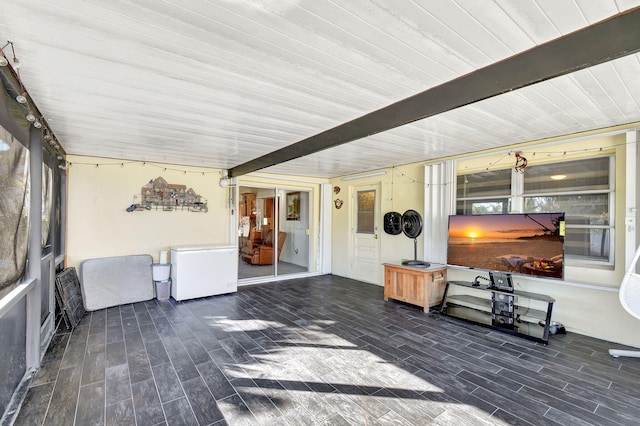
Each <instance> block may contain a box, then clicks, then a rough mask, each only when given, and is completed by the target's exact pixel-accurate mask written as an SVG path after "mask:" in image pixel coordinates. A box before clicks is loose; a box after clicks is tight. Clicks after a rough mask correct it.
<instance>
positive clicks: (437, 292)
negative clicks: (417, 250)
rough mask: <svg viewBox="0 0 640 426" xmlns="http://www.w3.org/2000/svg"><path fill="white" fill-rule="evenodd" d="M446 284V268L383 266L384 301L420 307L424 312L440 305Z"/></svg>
mask: <svg viewBox="0 0 640 426" xmlns="http://www.w3.org/2000/svg"><path fill="white" fill-rule="evenodd" d="M446 284H447V268H446V267H445V266H444V265H440V264H431V266H430V267H428V268H420V267H416V266H405V265H401V264H392V263H385V264H384V300H385V301H386V300H389V299H395V300H399V301H401V302H406V303H410V304H412V305H417V306H421V307H422V308H424V311H425V312H428V311H429V308H430V307H432V306H436V305H439V304H440V303H442V296H443V294H444V289H445V286H446Z"/></svg>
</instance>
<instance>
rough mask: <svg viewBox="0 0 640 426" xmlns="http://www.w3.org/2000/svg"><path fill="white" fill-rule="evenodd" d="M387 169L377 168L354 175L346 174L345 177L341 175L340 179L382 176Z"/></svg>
mask: <svg viewBox="0 0 640 426" xmlns="http://www.w3.org/2000/svg"><path fill="white" fill-rule="evenodd" d="M386 174H387V171H386V170H379V171H377V172H371V173H365V174H363V175H355V176H347V177H343V178H342V180H356V179H364V178H368V177H373V176H382V175H386Z"/></svg>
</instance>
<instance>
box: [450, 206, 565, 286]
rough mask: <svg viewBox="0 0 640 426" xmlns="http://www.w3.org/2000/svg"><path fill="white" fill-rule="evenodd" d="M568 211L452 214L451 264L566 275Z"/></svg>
mask: <svg viewBox="0 0 640 426" xmlns="http://www.w3.org/2000/svg"><path fill="white" fill-rule="evenodd" d="M564 229H565V224H564V213H524V214H487V215H471V216H460V215H452V216H449V240H448V244H447V264H449V265H454V266H463V267H467V268H474V269H486V270H489V271H491V270H493V271H504V272H510V273H513V274H524V275H535V276H540V277H546V278H559V279H563V278H564Z"/></svg>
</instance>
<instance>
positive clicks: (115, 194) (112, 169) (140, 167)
mask: <svg viewBox="0 0 640 426" xmlns="http://www.w3.org/2000/svg"><path fill="white" fill-rule="evenodd" d="M67 161H68V162H69V163H71V165H70V166H69V167H67V173H68V179H67V182H68V205H67V212H68V213H67V259H66V261H67V266H74V267H76V268H77V267H78V266H79V265H80V263H81V262H82V261H83V260H86V259H92V258H100V257H109V256H122V255H134V254H150V255H152V256H153V258H154V261H158V256H159V252H160V250H168V249H169V248H170V247H171V246H173V245H187V244H230V243H231V244H235V241H233V242H230V241H229V240H230V237H229V234H230V232H229V229H230V228H229V223H230V219H229V218H230V214H229V209H228V206H227V203H228V189H226V188H221V187H220V185H219V184H218V181H219V179H220V171H219V170H217V169H207V168H198V167H186V166H175V165H165V164H158V165H152V164H143V163H142V162H133V163H129V162H121V161H119V160H112V159H105V158H92V157H81V156H68V157H67ZM96 164H98V166H97V167H96ZM165 169H166V170H165ZM185 172H186V173H185ZM159 176H161V177H162V178H164V179H165V180H166V181H167V182H168V183H171V184H184V185H186V186H187V188H193V189H194V190H195V192H196V193H198V194H200V195H202V196H203V197H204V198H206V199H207V201H208V208H209V211H208V212H206V213H203V212H198V213H194V212H188V211H179V210H178V211H168V212H166V211H161V210H160V211H156V210H151V211H146V210H143V211H134V212H131V213H129V212H127V211H126V208H127V207H129V206H130V205H131V204H132V203H133V196H134V195H136V194H137V195H140V189H141V187H142V186H143V185H144V184H145V183H147V182H149V180H151V179H156V178H157V177H159ZM138 200H139V198H138Z"/></svg>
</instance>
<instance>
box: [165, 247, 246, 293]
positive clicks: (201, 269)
mask: <svg viewBox="0 0 640 426" xmlns="http://www.w3.org/2000/svg"><path fill="white" fill-rule="evenodd" d="M237 290H238V248H237V247H235V246H228V245H224V246H222V245H215V244H209V245H199V246H195V245H194V246H176V247H171V297H173V298H174V299H175V300H185V299H195V298H197V297H206V296H213V295H216V294H225V293H233V292H235V291H237Z"/></svg>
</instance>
